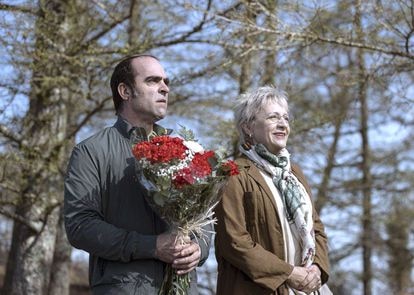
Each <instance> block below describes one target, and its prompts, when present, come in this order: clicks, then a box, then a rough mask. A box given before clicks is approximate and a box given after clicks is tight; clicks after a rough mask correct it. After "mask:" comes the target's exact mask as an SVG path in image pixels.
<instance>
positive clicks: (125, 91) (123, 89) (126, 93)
mask: <svg viewBox="0 0 414 295" xmlns="http://www.w3.org/2000/svg"><path fill="white" fill-rule="evenodd" d="M118 93H119V95H120V96H121V97H122V99H123V100H128V99H129V98H130V97H131V91H130V89H129V87H128V86H127V85H126V84H125V83H119V85H118Z"/></svg>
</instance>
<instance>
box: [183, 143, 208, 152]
mask: <svg viewBox="0 0 414 295" xmlns="http://www.w3.org/2000/svg"><path fill="white" fill-rule="evenodd" d="M183 144H184V145H185V146H186V147H187V148H188V149H189V150H191V151H192V152H193V153H203V152H204V148H203V147H202V146H201V145H200V144H199V143H198V142H195V141H183Z"/></svg>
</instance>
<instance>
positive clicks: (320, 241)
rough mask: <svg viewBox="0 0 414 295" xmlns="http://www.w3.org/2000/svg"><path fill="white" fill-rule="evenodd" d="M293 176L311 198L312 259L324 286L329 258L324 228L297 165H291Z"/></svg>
mask: <svg viewBox="0 0 414 295" xmlns="http://www.w3.org/2000/svg"><path fill="white" fill-rule="evenodd" d="M292 169H293V172H294V174H295V175H296V176H297V177H298V179H299V181H300V182H301V183H302V184H303V186H304V187H305V189H306V191H307V193H308V195H309V196H310V197H311V202H312V207H313V213H312V214H313V227H314V231H315V240H316V254H315V259H314V264H316V265H317V266H318V267H319V269H320V270H321V281H322V284H325V283H326V282H327V281H328V278H329V270H330V266H329V257H328V238H327V236H326V233H325V227H324V225H323V223H322V221H321V219H320V218H319V214H318V212H317V211H316V209H315V206H314V204H313V200H312V192H311V190H310V186H309V184H308V182H307V180H306V177H305V175H304V174H303V172H302V170H301V169H300V168H299V166H297V165H292Z"/></svg>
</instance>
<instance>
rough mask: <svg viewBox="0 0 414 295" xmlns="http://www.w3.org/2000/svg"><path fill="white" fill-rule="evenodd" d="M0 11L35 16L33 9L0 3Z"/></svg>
mask: <svg viewBox="0 0 414 295" xmlns="http://www.w3.org/2000/svg"><path fill="white" fill-rule="evenodd" d="M0 10H4V11H12V12H21V13H30V14H36V10H34V9H33V8H30V7H25V6H17V5H10V4H3V3H0Z"/></svg>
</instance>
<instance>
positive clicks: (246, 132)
mask: <svg viewBox="0 0 414 295" xmlns="http://www.w3.org/2000/svg"><path fill="white" fill-rule="evenodd" d="M241 127H242V130H243V133H244V135H245V136H247V137H252V131H251V129H250V126H249V125H247V123H243V125H242V126H241Z"/></svg>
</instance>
